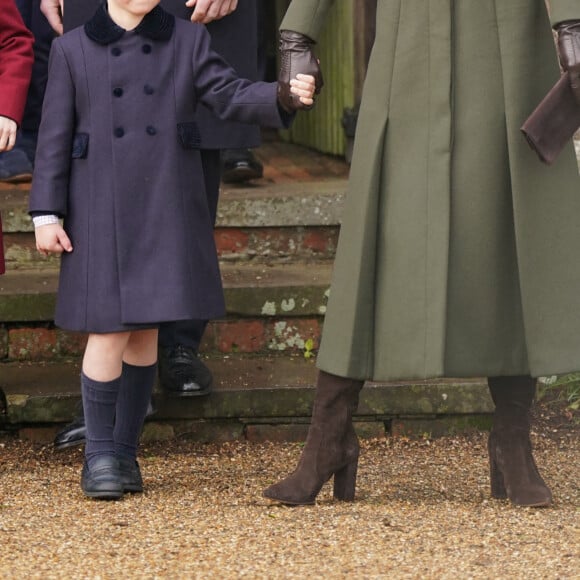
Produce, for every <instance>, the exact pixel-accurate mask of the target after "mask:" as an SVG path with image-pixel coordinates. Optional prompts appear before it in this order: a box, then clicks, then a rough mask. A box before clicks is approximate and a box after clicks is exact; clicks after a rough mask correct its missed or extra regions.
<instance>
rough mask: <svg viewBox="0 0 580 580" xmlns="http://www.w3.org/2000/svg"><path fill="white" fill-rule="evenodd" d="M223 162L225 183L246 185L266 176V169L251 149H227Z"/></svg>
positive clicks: (224, 152)
mask: <svg viewBox="0 0 580 580" xmlns="http://www.w3.org/2000/svg"><path fill="white" fill-rule="evenodd" d="M221 161H222V181H223V182H224V183H244V182H246V181H250V180H251V179H259V178H260V177H262V176H263V175H264V167H263V166H262V164H261V163H260V162H259V161H258V160H257V159H256V156H255V155H254V154H253V153H252V152H251V151H250V150H249V149H225V150H224V151H222V158H221Z"/></svg>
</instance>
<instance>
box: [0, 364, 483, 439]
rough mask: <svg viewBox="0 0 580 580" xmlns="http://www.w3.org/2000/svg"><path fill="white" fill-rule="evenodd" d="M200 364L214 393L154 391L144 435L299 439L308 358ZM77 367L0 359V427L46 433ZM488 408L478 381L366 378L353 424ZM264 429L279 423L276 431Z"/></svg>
mask: <svg viewBox="0 0 580 580" xmlns="http://www.w3.org/2000/svg"><path fill="white" fill-rule="evenodd" d="M206 362H207V364H208V366H209V367H210V369H211V370H212V372H213V375H214V391H213V393H211V394H210V395H209V396H207V397H201V398H200V397H171V396H165V395H164V394H163V393H162V392H161V391H159V390H158V389H157V390H156V393H155V395H154V407H155V409H156V414H155V416H154V417H153V419H152V424H153V425H152V426H151V425H150V426H149V430H150V431H153V434H151V433H150V437H151V438H158V437H165V436H174V435H183V434H186V433H192V434H193V435H194V436H195V434H196V433H199V430H200V425H205V429H204V433H205V435H203V436H204V437H206V438H207V437H208V434H207V433H208V430H209V431H212V429H217V431H219V434H216V437H219V438H223V437H224V429H225V433H226V434H227V436H228V437H231V438H239V437H241V436H242V432H244V431H247V430H248V428H250V430H253V432H254V436H255V437H258V435H256V433H259V432H260V430H262V431H264V432H266V438H268V437H274V438H280V437H281V438H293V437H294V436H295V437H296V438H297V439H301V438H303V436H304V434H305V430H304V428H298V429H296V426H302V427H303V426H304V424H305V423H307V422H308V420H309V417H310V415H311V412H312V401H313V395H314V387H313V386H314V383H315V380H316V372H317V371H316V368H315V365H314V363H313V362H312V361H311V360H306V359H305V358H304V357H280V356H268V357H255V356H253V357H248V356H241V355H232V356H226V357H223V356H222V357H208V358H207V359H206ZM79 372H80V371H79V362H78V360H72V361H68V362H63V363H58V364H54V363H4V364H0V376H1V377H2V378H1V380H0V387H1V388H2V389H3V390H4V392H5V394H6V400H7V408H6V409H4V410H3V413H1V414H0V423H3V424H2V425H1V428H2V429H3V430H4V431H6V430H12V431H14V430H16V431H18V430H20V429H25V428H29V427H31V426H36V427H42V426H44V427H49V428H50V429H52V431H49V432H48V435H47V436H48V438H50V436H52V434H53V433H54V430H56V428H57V427H58V425H60V424H62V423H64V422H67V421H69V420H70V418H71V417H72V416H74V414H75V412H76V408H77V404H78V402H79V397H80V395H79V387H78V380H79V378H78V377H79ZM0 411H1V410H0ZM491 412H492V403H491V401H490V398H489V395H488V390H487V387H486V383H485V381H484V380H478V379H466V380H460V379H454V380H444V379H441V380H431V381H412V382H396V383H395V382H393V383H372V382H369V383H367V384H366V385H365V387H364V389H363V391H362V393H361V400H360V405H359V408H358V411H357V415H356V421H357V423H359V424H365V423H366V424H367V427H369V428H370V431H368V430H367V433H368V434H374V435H376V434H377V426H379V427H378V429H379V431H380V429H381V428H382V429H383V430H384V429H385V425H386V426H387V428H388V429H389V430H391V431H392V432H396V433H399V434H401V433H407V434H410V433H419V434H424V433H426V431H425V429H428V430H429V433H430V434H433V433H434V430H437V429H441V428H443V429H444V432H449V429H462V428H465V427H469V426H471V427H473V426H476V427H481V426H483V427H485V426H487V425H488V423H489V414H490V413H491ZM55 424H56V425H55ZM381 425H382V427H380V426H381ZM51 426H52V427H51ZM269 426H278V427H280V426H283V429H282V433H280V430H279V429H278V431H277V430H276V429H273V430H269V429H270V428H269ZM284 426H285V427H284ZM422 429H423V431H421V430H422ZM363 430H364V429H363ZM268 432H269V433H270V435H268ZM284 432H285V435H284ZM216 433H217V432H216ZM292 433H294V435H292ZM246 435H247V434H246Z"/></svg>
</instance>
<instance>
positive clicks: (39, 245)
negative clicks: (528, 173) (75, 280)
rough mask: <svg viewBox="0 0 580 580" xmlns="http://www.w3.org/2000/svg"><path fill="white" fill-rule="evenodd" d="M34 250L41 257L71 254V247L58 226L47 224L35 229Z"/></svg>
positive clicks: (67, 238)
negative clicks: (64, 253)
mask: <svg viewBox="0 0 580 580" xmlns="http://www.w3.org/2000/svg"><path fill="white" fill-rule="evenodd" d="M34 234H35V236H36V249H37V250H38V251H39V252H40V253H41V254H42V255H43V256H48V254H57V255H60V254H62V253H63V252H72V250H73V247H72V244H71V242H70V240H69V237H68V236H67V235H66V232H65V231H64V229H63V228H62V226H61V225H60V224H48V225H44V226H39V227H37V228H35V230H34Z"/></svg>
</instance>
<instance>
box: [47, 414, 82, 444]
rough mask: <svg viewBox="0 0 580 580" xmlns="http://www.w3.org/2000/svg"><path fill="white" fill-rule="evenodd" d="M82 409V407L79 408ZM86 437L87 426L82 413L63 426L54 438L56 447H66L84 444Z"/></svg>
mask: <svg viewBox="0 0 580 580" xmlns="http://www.w3.org/2000/svg"><path fill="white" fill-rule="evenodd" d="M81 410H82V409H81ZM86 437H87V427H86V425H85V418H84V416H83V415H80V416H78V417H75V418H74V419H73V420H72V421H71V422H70V423H69V424H68V425H66V426H65V427H63V428H62V429H61V430H60V431H59V432H58V433H57V434H56V437H55V438H54V446H55V448H56V449H66V448H67V447H74V446H75V445H84V443H85V439H86Z"/></svg>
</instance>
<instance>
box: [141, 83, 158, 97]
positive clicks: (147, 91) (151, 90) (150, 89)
mask: <svg viewBox="0 0 580 580" xmlns="http://www.w3.org/2000/svg"><path fill="white" fill-rule="evenodd" d="M143 92H144V93H145V94H146V95H152V94H153V93H154V92H155V89H154V88H153V87H152V86H151V85H145V86H144V87H143Z"/></svg>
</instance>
